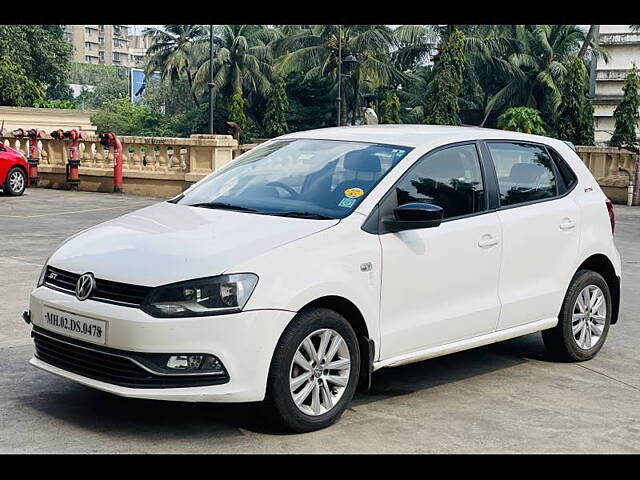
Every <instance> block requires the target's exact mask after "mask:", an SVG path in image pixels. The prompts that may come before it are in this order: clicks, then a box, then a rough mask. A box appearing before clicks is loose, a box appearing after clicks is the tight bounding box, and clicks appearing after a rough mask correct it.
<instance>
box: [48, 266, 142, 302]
mask: <svg viewBox="0 0 640 480" xmlns="http://www.w3.org/2000/svg"><path fill="white" fill-rule="evenodd" d="M78 278H80V275H79V274H77V273H71V272H66V271H64V270H60V269H59V268H54V267H47V271H46V273H45V277H44V285H45V286H47V287H50V288H53V289H55V290H59V291H61V292H65V293H68V294H70V295H75V292H76V283H77V282H78ZM150 291H151V287H142V286H140V285H131V284H129V283H119V282H112V281H109V280H102V279H100V278H96V289H95V291H94V292H93V293H92V294H91V296H90V297H89V298H91V299H92V300H97V301H99V302H106V303H114V304H116V305H122V306H125V307H139V306H140V305H141V304H142V302H143V301H144V299H145V297H146V296H147V294H148V293H149V292H150Z"/></svg>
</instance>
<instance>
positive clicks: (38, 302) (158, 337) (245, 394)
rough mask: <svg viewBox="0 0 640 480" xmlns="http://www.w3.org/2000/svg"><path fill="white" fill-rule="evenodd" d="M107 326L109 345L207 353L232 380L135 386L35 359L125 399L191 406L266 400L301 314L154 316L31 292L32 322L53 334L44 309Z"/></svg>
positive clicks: (43, 290) (42, 365) (45, 291)
mask: <svg viewBox="0 0 640 480" xmlns="http://www.w3.org/2000/svg"><path fill="white" fill-rule="evenodd" d="M44 306H47V307H49V308H55V309H59V310H62V311H66V312H69V313H75V314H77V315H83V316H86V317H91V318H95V319H98V320H103V321H106V322H107V330H106V332H107V333H106V343H105V345H104V347H106V348H111V349H117V350H123V351H127V352H139V353H190V352H192V353H205V354H211V355H215V356H216V357H217V358H218V359H220V362H221V363H222V364H223V365H224V367H225V369H226V371H227V373H228V375H229V381H228V382H226V383H224V384H220V385H207V386H181V387H178V388H171V387H167V388H158V387H157V386H154V387H153V388H139V387H136V388H131V387H127V386H122V385H115V384H112V383H107V382H104V381H101V380H99V379H96V378H89V377H86V376H83V375H79V374H78V373H74V372H72V371H67V370H65V369H63V368H59V367H58V366H55V365H52V364H49V363H47V362H45V361H43V360H42V359H40V358H37V357H35V356H34V358H32V359H31V361H30V363H31V365H34V366H36V367H38V368H41V369H43V370H45V371H47V372H50V373H53V374H56V375H59V376H62V377H65V378H68V379H70V380H74V381H76V382H78V383H81V384H83V385H87V386H89V387H93V388H96V389H99V390H103V391H106V392H110V393H114V394H116V395H121V396H125V397H133V398H147V399H159V400H177V401H191V402H251V401H260V400H263V399H264V395H265V391H266V383H267V377H268V374H269V367H270V364H271V358H272V355H273V352H274V350H275V347H276V344H277V342H278V340H279V339H280V336H281V334H282V332H283V331H284V329H285V327H286V326H287V325H288V324H289V322H290V321H291V319H292V318H293V316H294V315H295V312H290V311H284V310H255V311H246V312H241V313H237V314H230V315H218V316H212V317H197V318H179V319H166V318H162V319H159V318H154V317H151V316H149V315H147V314H146V313H144V312H143V311H142V310H140V309H138V308H129V307H123V306H118V305H111V304H106V303H103V302H96V301H92V300H85V301H84V302H80V301H78V300H77V299H76V298H75V297H74V296H72V295H68V294H66V293H62V292H58V291H55V290H52V289H50V288H47V287H39V288H37V289H35V290H34V291H33V292H32V293H31V300H30V310H31V321H32V323H33V325H34V326H36V327H38V328H39V329H40V330H41V331H47V330H48V329H47V326H46V325H45V324H44V321H43V313H42V311H43V307H44Z"/></svg>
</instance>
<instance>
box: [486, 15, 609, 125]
mask: <svg viewBox="0 0 640 480" xmlns="http://www.w3.org/2000/svg"><path fill="white" fill-rule="evenodd" d="M499 32H500V37H499V38H502V39H506V43H505V41H504V40H503V41H502V43H503V44H505V45H511V46H512V47H513V48H512V51H509V49H508V48H507V49H506V50H505V49H503V51H497V52H494V53H496V56H495V57H493V63H492V66H493V67H495V68H493V70H492V72H490V73H492V74H493V79H492V80H491V81H493V82H496V84H497V85H495V86H496V87H497V88H496V89H495V90H496V91H495V93H494V94H492V95H491V98H490V99H489V101H488V102H487V104H486V106H485V121H486V119H487V117H488V116H489V114H490V113H491V111H492V110H498V111H500V110H502V109H504V108H508V107H510V106H527V107H531V108H535V109H537V110H539V111H540V112H541V115H542V116H543V117H544V118H546V119H548V121H549V123H550V124H553V123H554V122H555V119H556V115H557V112H558V109H559V108H560V105H561V103H562V94H561V92H560V84H561V82H562V79H563V78H564V75H565V74H566V73H567V67H566V65H568V64H569V63H570V62H571V60H572V58H573V57H574V56H575V55H576V53H577V52H578V50H579V49H580V47H581V45H582V44H583V43H584V41H585V39H586V34H585V32H584V31H583V30H582V29H580V28H579V27H578V26H577V25H504V26H501V27H500V28H499ZM592 51H593V52H594V53H596V54H602V51H601V50H600V49H598V48H597V47H596V46H593V45H592ZM490 55H491V53H490ZM480 58H481V57H478V60H480ZM483 124H484V121H483Z"/></svg>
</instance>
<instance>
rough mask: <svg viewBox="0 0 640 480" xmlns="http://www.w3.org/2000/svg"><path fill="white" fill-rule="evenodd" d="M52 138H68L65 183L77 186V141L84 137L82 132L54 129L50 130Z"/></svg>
mask: <svg viewBox="0 0 640 480" xmlns="http://www.w3.org/2000/svg"><path fill="white" fill-rule="evenodd" d="M51 136H52V137H53V138H57V139H59V140H63V139H65V138H68V139H69V140H70V142H71V143H70V145H69V160H67V183H69V184H71V187H72V188H77V187H78V184H79V183H80V172H79V167H80V147H79V142H80V140H81V139H83V138H84V134H83V133H82V132H79V131H78V130H76V129H73V130H69V131H66V132H64V131H62V130H55V131H53V132H51Z"/></svg>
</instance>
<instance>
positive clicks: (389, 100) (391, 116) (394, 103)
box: [380, 92, 402, 123]
mask: <svg viewBox="0 0 640 480" xmlns="http://www.w3.org/2000/svg"><path fill="white" fill-rule="evenodd" d="M380 123H402V120H401V119H400V99H399V98H398V95H396V94H395V93H393V92H389V93H387V95H386V97H385V98H384V100H383V101H382V114H381V115H380Z"/></svg>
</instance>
